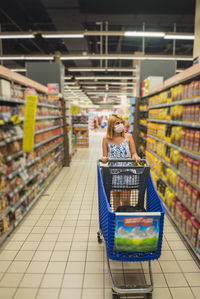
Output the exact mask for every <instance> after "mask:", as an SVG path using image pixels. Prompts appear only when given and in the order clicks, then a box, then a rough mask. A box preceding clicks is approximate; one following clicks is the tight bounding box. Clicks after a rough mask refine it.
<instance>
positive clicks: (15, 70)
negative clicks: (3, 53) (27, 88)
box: [11, 69, 27, 73]
mask: <svg viewBox="0 0 200 299" xmlns="http://www.w3.org/2000/svg"><path fill="white" fill-rule="evenodd" d="M11 71H12V72H17V73H20V72H26V71H27V70H26V69H11Z"/></svg>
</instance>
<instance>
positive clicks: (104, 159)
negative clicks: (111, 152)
mask: <svg viewBox="0 0 200 299" xmlns="http://www.w3.org/2000/svg"><path fill="white" fill-rule="evenodd" d="M102 151H103V157H102V158H101V161H102V162H103V163H107V161H108V141H107V138H106V137H104V138H103V142H102Z"/></svg>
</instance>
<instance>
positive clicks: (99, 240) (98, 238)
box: [97, 232, 102, 244]
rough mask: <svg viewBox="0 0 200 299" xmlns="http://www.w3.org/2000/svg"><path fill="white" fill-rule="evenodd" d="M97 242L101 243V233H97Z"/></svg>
mask: <svg viewBox="0 0 200 299" xmlns="http://www.w3.org/2000/svg"><path fill="white" fill-rule="evenodd" d="M97 240H98V243H99V244H101V243H102V237H101V233H100V232H98V233H97Z"/></svg>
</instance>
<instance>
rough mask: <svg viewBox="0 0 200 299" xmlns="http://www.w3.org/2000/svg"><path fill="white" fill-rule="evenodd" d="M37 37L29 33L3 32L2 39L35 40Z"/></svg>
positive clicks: (0, 34) (0, 36) (0, 35)
mask: <svg viewBox="0 0 200 299" xmlns="http://www.w3.org/2000/svg"><path fill="white" fill-rule="evenodd" d="M34 37H35V35H34V34H32V33H29V32H26V33H23V32H1V33H0V39H19V38H34Z"/></svg>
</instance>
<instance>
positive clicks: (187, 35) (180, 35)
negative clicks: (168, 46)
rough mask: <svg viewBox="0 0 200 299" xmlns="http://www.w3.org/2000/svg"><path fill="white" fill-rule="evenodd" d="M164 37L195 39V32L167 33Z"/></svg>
mask: <svg viewBox="0 0 200 299" xmlns="http://www.w3.org/2000/svg"><path fill="white" fill-rule="evenodd" d="M164 39H183V40H194V39H195V37H194V34H190V33H173V32H172V33H166V34H165V36H164Z"/></svg>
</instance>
